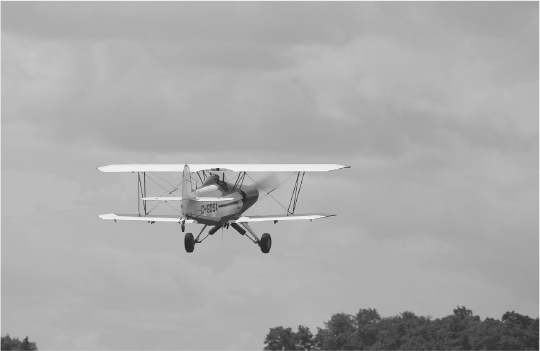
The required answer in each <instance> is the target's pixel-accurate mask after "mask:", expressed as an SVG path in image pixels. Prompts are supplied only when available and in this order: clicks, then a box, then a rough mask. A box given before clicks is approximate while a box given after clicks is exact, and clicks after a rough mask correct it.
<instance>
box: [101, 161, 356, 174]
mask: <svg viewBox="0 0 540 351" xmlns="http://www.w3.org/2000/svg"><path fill="white" fill-rule="evenodd" d="M350 167H351V166H344V165H336V164H288V163H285V164H269V163H262V164H256V163H252V164H232V163H208V164H195V163H191V164H189V170H190V171H191V172H192V173H193V172H199V171H203V170H206V171H218V172H221V171H224V172H225V171H232V172H328V171H333V170H336V169H341V168H350ZM98 169H99V170H100V171H102V172H182V171H183V170H184V164H131V165H109V166H101V167H98Z"/></svg>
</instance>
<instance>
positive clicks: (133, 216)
mask: <svg viewBox="0 0 540 351" xmlns="http://www.w3.org/2000/svg"><path fill="white" fill-rule="evenodd" d="M99 218H101V219H113V220H115V221H116V220H120V221H145V222H176V223H180V222H181V221H182V216H181V215H180V216H169V215H159V216H139V215H136V214H119V215H117V214H114V213H109V214H102V215H99ZM185 223H197V222H196V221H194V220H193V219H186V221H185Z"/></svg>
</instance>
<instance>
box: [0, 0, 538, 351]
mask: <svg viewBox="0 0 540 351" xmlns="http://www.w3.org/2000/svg"><path fill="white" fill-rule="evenodd" d="M1 13H2V120H1V130H2V132H1V137H2V139H1V140H2V141H1V146H2V161H1V162H2V169H1V170H2V172H1V178H2V179H1V180H2V224H1V229H2V260H1V261H2V334H3V335H4V334H6V333H9V334H11V335H12V336H18V337H24V336H26V335H28V336H29V338H30V340H32V341H35V342H36V343H37V344H38V347H40V348H41V349H100V348H101V349H185V348H191V349H261V348H262V347H263V346H264V345H263V341H264V337H265V335H266V334H267V333H268V331H269V328H271V327H276V326H280V325H282V326H286V327H289V326H290V327H293V328H296V327H297V326H298V325H299V324H301V325H305V326H308V327H309V328H310V329H311V330H312V331H313V332H315V331H316V327H322V326H323V321H326V320H328V319H329V318H330V316H331V315H332V314H334V313H338V312H346V313H351V314H354V313H356V312H357V311H358V309H360V308H376V309H377V310H378V311H379V312H380V314H381V315H382V316H392V315H396V314H398V313H401V312H404V311H413V312H414V313H416V314H419V315H431V316H433V317H434V318H437V317H443V316H445V315H448V314H451V313H452V309H453V308H455V307H456V306H457V305H460V306H461V305H464V306H466V307H467V308H468V309H471V310H472V311H473V312H474V313H475V314H476V315H480V316H481V317H482V318H485V317H492V318H498V319H499V318H501V316H502V314H503V313H504V312H506V311H516V312H518V313H521V314H526V315H529V316H531V317H537V316H538V308H539V305H538V285H539V284H538V283H539V281H538V263H539V262H538V247H539V242H538V233H539V227H538V223H539V222H538V219H539V217H538V211H539V208H538V194H539V189H538V176H539V175H538V169H539V165H538V159H539V154H538V146H539V145H538V131H539V125H538V121H539V118H538V116H539V109H538V106H539V101H538V94H539V91H538V76H539V72H538V62H539V58H538V2H526V3H516V2H512V3H506V2H498V3H489V2H480V3H431V2H422V3H371V2H370V3H357V2H356V3H350V2H347V3H322V2H318V3H305V2H302V3H286V2H279V3H250V2H242V3H177V2H174V3H171V2H165V3H141V2H139V3H127V2H122V3H104V2H99V3H92V2H90V3H69V2H59V3H48V2H40V3H31V2H25V3H12V2H4V3H2V12H1ZM213 162H219V163H338V164H345V165H350V166H352V168H351V169H347V170H340V171H335V172H329V173H324V174H309V175H308V176H306V179H305V182H304V186H303V188H302V194H301V196H300V200H299V202H298V207H297V212H299V213H302V212H328V213H337V214H339V215H338V216H337V217H333V218H329V219H324V220H318V221H314V222H296V223H278V224H277V225H274V224H254V225H253V226H252V227H253V228H254V230H255V231H256V232H258V233H263V232H270V233H271V234H272V237H273V247H272V251H271V252H270V254H268V255H263V254H262V253H261V252H260V250H259V249H258V247H256V246H255V245H253V244H252V243H251V242H250V241H248V240H247V239H246V238H243V237H241V236H240V235H238V233H236V232H235V231H233V230H228V231H224V232H223V233H222V232H218V233H217V234H216V235H215V236H214V237H211V238H209V239H208V240H207V241H206V242H205V243H204V244H202V245H199V246H197V247H196V250H195V252H194V253H193V254H186V252H185V251H184V247H183V234H182V233H181V231H180V227H179V226H178V225H175V224H167V223H156V224H155V225H153V226H150V225H148V224H147V223H131V222H124V223H113V222H109V221H103V220H100V219H99V218H98V217H97V215H98V214H102V213H110V212H117V213H130V212H131V213H136V211H137V198H136V189H137V188H136V176H135V175H133V174H105V173H101V172H99V171H97V170H96V167H97V166H102V165H108V164H121V163H213ZM164 176H165V175H164ZM166 176H168V177H169V178H168V181H169V182H171V183H174V182H178V179H179V175H175V174H172V175H170V174H168V175H166ZM286 176H288V174H282V175H280V178H281V179H282V180H284V178H285V177H286ZM166 180H167V179H166ZM291 188H292V184H291V183H290V182H289V183H286V184H285V185H284V186H283V187H282V189H281V190H280V191H279V193H276V198H277V199H278V200H280V201H283V202H285V201H287V200H288V196H289V195H290V191H291ZM154 190H155V192H153V193H151V194H149V195H155V196H157V195H160V193H159V191H158V190H160V189H154ZM154 190H152V191H154ZM168 210H169V209H167V208H165V209H161V208H159V207H158V208H157V209H156V210H155V212H154V213H166V212H167V211H168ZM159 211H162V212H159ZM249 213H251V214H265V213H268V214H274V213H283V209H282V208H281V207H280V206H279V205H277V204H276V203H275V202H273V200H272V199H270V198H269V197H266V198H265V199H263V200H262V201H261V203H260V204H257V205H256V206H255V207H254V208H252V209H250V212H249ZM199 229H200V226H197V225H191V226H188V230H189V231H193V232H197V231H198V230H199Z"/></svg>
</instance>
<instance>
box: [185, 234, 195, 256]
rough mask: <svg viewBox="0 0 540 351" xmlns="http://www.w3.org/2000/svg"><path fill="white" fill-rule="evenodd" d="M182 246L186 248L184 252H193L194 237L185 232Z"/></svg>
mask: <svg viewBox="0 0 540 351" xmlns="http://www.w3.org/2000/svg"><path fill="white" fill-rule="evenodd" d="M184 247H185V248H186V252H193V250H194V249H195V239H194V238H193V234H191V233H186V235H185V236H184Z"/></svg>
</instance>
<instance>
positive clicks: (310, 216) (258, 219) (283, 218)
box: [229, 213, 335, 223]
mask: <svg viewBox="0 0 540 351" xmlns="http://www.w3.org/2000/svg"><path fill="white" fill-rule="evenodd" d="M332 216H335V214H326V213H308V214H292V215H288V216H284V215H266V216H242V217H240V218H238V219H236V220H230V221H229V223H231V222H236V223H246V222H267V221H294V220H300V219H309V220H314V219H320V218H326V217H332Z"/></svg>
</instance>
